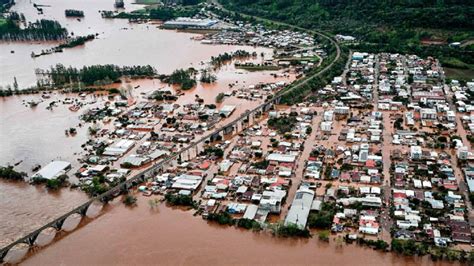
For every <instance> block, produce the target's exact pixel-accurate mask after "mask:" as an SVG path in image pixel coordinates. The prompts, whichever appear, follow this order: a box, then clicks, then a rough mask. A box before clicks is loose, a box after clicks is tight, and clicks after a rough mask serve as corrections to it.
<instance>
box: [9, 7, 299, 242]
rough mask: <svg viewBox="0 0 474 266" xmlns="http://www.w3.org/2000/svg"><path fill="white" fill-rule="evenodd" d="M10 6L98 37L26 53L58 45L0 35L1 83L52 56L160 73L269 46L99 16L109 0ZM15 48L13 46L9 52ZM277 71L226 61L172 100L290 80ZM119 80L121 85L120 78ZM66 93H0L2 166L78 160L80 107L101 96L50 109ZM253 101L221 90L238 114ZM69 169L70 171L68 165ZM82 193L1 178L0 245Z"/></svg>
mask: <svg viewBox="0 0 474 266" xmlns="http://www.w3.org/2000/svg"><path fill="white" fill-rule="evenodd" d="M15 2H16V4H15V5H14V6H13V8H12V10H13V11H16V12H19V13H23V14H24V15H25V17H26V19H27V20H28V21H34V20H36V19H41V18H48V19H54V20H58V21H59V22H60V23H61V24H62V25H63V26H65V27H66V28H67V29H68V31H69V32H74V34H75V35H86V34H94V33H99V37H98V39H96V40H93V41H91V42H87V43H86V44H85V45H84V46H81V47H76V48H73V49H66V50H64V52H63V53H55V54H51V55H45V56H41V57H38V58H31V56H30V54H31V53H32V52H35V53H38V52H40V51H41V50H43V49H48V48H51V47H53V46H56V45H57V43H53V42H49V43H40V42H32V43H19V42H0V87H1V86H3V87H4V86H6V85H9V84H12V83H13V80H14V77H16V78H17V81H18V84H19V87H20V88H24V87H28V86H32V85H34V84H35V83H36V76H35V74H34V71H35V69H36V68H49V67H50V66H52V65H55V64H57V63H61V64H64V65H66V66H70V65H71V66H76V67H81V66H83V65H92V64H117V65H144V64H150V65H152V66H154V67H155V68H156V69H157V70H158V72H159V73H171V72H172V71H173V70H175V69H177V68H187V67H195V68H198V69H199V68H202V67H205V65H203V64H202V62H205V61H209V60H210V58H211V56H217V55H218V54H221V53H224V52H232V51H235V50H238V49H245V50H247V51H249V52H254V51H255V52H257V53H258V54H259V56H258V58H256V59H253V60H254V61H261V60H262V58H261V57H260V53H261V52H264V53H265V57H266V58H268V57H269V56H270V57H271V54H272V50H271V49H266V48H255V47H242V46H224V45H215V46H211V45H203V44H201V43H200V42H199V41H194V40H192V39H191V38H192V37H193V36H196V34H191V33H182V32H176V31H167V30H161V29H158V28H157V26H156V25H151V24H130V23H129V22H128V21H127V20H114V19H102V18H101V16H100V14H99V10H113V2H114V1H113V0H68V1H61V0H43V1H41V3H38V4H42V5H46V6H45V7H43V10H44V15H38V14H37V12H36V9H35V8H34V7H33V2H31V1H29V0H17V1H15ZM125 2H126V3H125V5H126V9H127V11H130V10H133V9H137V8H141V7H142V6H140V5H134V4H131V2H130V1H125ZM65 9H79V10H83V11H84V13H85V18H84V19H82V20H81V21H77V20H76V19H69V18H65V16H64V10H65ZM11 51H14V53H11ZM271 73H276V72H247V71H242V70H237V69H235V68H234V67H233V66H232V65H225V66H223V67H222V68H221V69H220V70H218V71H217V72H216V75H217V78H218V81H217V82H216V83H215V84H212V85H202V84H198V86H197V87H196V88H195V89H193V90H190V91H188V92H186V94H185V95H184V96H182V97H180V98H179V100H178V102H177V103H178V104H186V103H192V102H194V100H195V95H199V96H200V97H201V98H203V99H204V100H205V101H206V103H213V102H214V101H215V97H216V95H217V94H218V93H220V92H225V91H228V90H229V84H235V86H234V88H239V87H240V88H242V87H247V86H248V85H250V84H257V83H260V82H276V81H279V80H286V81H288V80H291V79H292V78H293V77H292V76H291V77H290V78H288V77H279V78H274V77H273V76H271ZM130 85H133V87H135V86H137V85H140V88H139V89H135V90H133V96H134V97H135V98H137V100H138V101H141V100H144V98H145V96H144V95H143V93H149V92H151V91H153V90H156V89H160V88H163V87H167V86H166V84H162V83H160V82H159V81H158V80H141V81H132V82H131V83H130ZM122 86H127V83H124V84H123V85H122ZM66 97H73V98H74V97H75V98H77V95H61V94H59V93H53V94H52V96H51V98H50V99H42V98H41V97H40V95H24V96H14V97H9V98H2V99H0V166H4V165H17V166H16V167H15V169H17V170H19V171H25V172H27V173H28V174H29V175H30V174H32V172H31V169H32V167H33V166H35V165H37V164H39V165H42V166H44V165H46V164H47V163H48V162H50V161H52V160H56V159H61V160H66V161H69V162H71V163H72V164H73V169H74V168H77V167H78V166H79V163H78V162H77V158H78V157H80V156H81V155H82V152H83V150H82V148H81V145H82V144H83V143H85V142H86V141H87V138H88V136H87V127H88V126H84V127H77V126H78V124H79V123H80V120H79V118H78V117H79V115H80V114H81V113H82V112H84V110H85V109H87V108H90V107H92V106H94V105H95V104H101V103H104V101H106V99H104V98H103V97H93V96H91V95H89V96H87V98H86V99H84V100H81V101H82V102H83V103H85V102H96V103H91V104H87V105H86V106H85V107H84V108H83V109H81V110H79V111H78V112H71V111H70V110H69V109H68V105H63V104H58V106H57V107H55V108H53V110H47V109H46V107H47V106H48V105H49V103H51V102H52V101H62V100H64V99H65V98H66ZM30 101H35V102H40V103H39V104H38V106H36V107H35V108H30V107H28V104H27V103H28V102H30ZM258 103H259V102H258V101H254V102H250V101H241V100H238V99H236V98H235V97H231V98H226V100H225V101H224V103H223V104H233V105H236V106H237V108H238V109H237V112H235V113H234V114H233V116H237V115H238V114H240V113H241V112H244V111H245V110H246V109H251V108H252V107H253V106H256V105H257V104H258ZM70 127H75V128H76V129H77V134H76V135H75V136H73V137H72V136H66V135H65V134H64V131H65V130H66V129H68V128H70ZM71 173H72V171H71ZM86 199H87V197H86V196H85V195H84V194H83V193H82V192H80V191H69V189H63V190H62V191H61V192H59V193H49V192H47V191H46V190H45V189H44V188H42V187H35V186H30V185H27V184H18V183H9V182H0V210H1V211H0V246H4V245H5V244H8V243H10V242H12V241H13V240H15V239H17V238H19V237H21V236H22V235H24V234H26V233H28V232H31V231H33V230H34V229H36V228H38V227H39V226H41V225H43V224H45V223H47V222H49V221H50V220H52V219H53V218H56V217H58V216H60V215H62V214H63V213H65V212H67V211H68V210H70V209H72V208H73V207H75V206H78V205H79V204H81V203H83V202H84V201H85V200H86Z"/></svg>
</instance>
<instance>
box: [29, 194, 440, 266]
mask: <svg viewBox="0 0 474 266" xmlns="http://www.w3.org/2000/svg"><path fill="white" fill-rule="evenodd" d="M148 199H149V198H145V197H138V206H137V207H134V208H127V207H124V206H123V205H122V204H119V205H117V206H113V207H111V208H110V210H109V211H107V212H106V213H105V214H104V215H102V216H100V217H99V218H97V219H96V220H95V221H93V222H91V223H89V224H88V225H87V226H85V227H83V228H81V229H79V230H78V231H76V232H74V233H72V234H71V235H69V236H67V237H65V238H63V239H62V240H60V241H58V242H56V243H54V244H52V245H51V246H49V247H47V248H45V249H44V250H41V251H40V252H38V253H36V254H34V255H33V256H31V257H30V258H29V259H28V260H26V262H25V263H24V264H26V265H52V264H55V265H57V264H62V265H151V264H159V265H296V264H299V265H301V264H305V265H309V264H312V265H433V262H432V261H431V260H430V259H429V258H427V257H424V258H422V259H420V258H406V257H400V256H397V255H395V254H392V253H382V252H376V251H373V250H371V249H367V248H361V247H358V246H355V244H352V245H344V246H342V247H336V246H335V245H334V244H328V243H324V242H320V241H318V240H317V239H316V238H311V239H281V238H276V237H273V236H271V235H269V234H267V233H253V232H251V231H246V230H239V229H236V228H230V227H222V226H218V225H216V224H208V223H207V222H206V221H205V220H203V219H201V218H200V217H194V216H193V215H192V213H193V212H192V211H182V210H173V209H171V208H169V207H166V206H165V205H159V206H158V208H157V209H155V210H152V209H150V207H149V205H148V204H147V201H148ZM92 243H93V244H92ZM333 243H334V242H333ZM441 264H442V263H438V264H435V265H441Z"/></svg>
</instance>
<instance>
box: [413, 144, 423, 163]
mask: <svg viewBox="0 0 474 266" xmlns="http://www.w3.org/2000/svg"><path fill="white" fill-rule="evenodd" d="M421 154H422V151H421V147H420V146H411V147H410V159H412V160H420V159H421Z"/></svg>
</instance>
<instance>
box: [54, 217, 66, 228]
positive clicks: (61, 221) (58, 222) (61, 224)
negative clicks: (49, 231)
mask: <svg viewBox="0 0 474 266" xmlns="http://www.w3.org/2000/svg"><path fill="white" fill-rule="evenodd" d="M66 219H67V217H62V218H61V219H59V220H57V221H56V222H55V223H54V224H53V227H54V228H55V229H56V230H57V231H61V228H62V227H63V224H64V221H66Z"/></svg>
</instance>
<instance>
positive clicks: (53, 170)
mask: <svg viewBox="0 0 474 266" xmlns="http://www.w3.org/2000/svg"><path fill="white" fill-rule="evenodd" d="M69 169H71V163H69V162H65V161H53V162H50V163H49V164H47V165H46V166H45V167H43V168H41V169H40V170H39V171H38V172H36V173H35V174H34V175H33V176H31V178H41V179H48V180H50V179H56V178H58V177H59V176H60V175H63V174H65V173H66V172H67V171H68V170H69Z"/></svg>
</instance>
